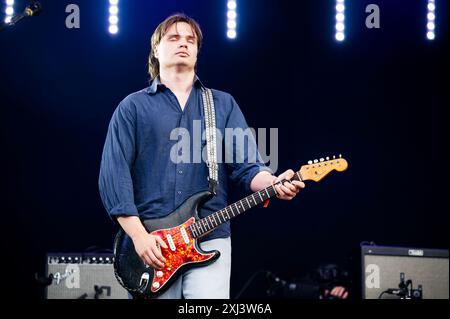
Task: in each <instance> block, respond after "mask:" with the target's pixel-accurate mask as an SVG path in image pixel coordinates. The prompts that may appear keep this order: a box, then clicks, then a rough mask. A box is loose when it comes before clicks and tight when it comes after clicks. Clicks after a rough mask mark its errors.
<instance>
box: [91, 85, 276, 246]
mask: <svg viewBox="0 0 450 319" xmlns="http://www.w3.org/2000/svg"><path fill="white" fill-rule="evenodd" d="M202 86H203V84H202V83H201V82H200V80H199V79H198V77H197V76H196V77H195V80H194V85H193V88H192V90H191V93H190V95H189V98H188V100H187V103H186V105H185V107H184V109H182V108H181V106H180V104H179V102H178V100H177V98H176V96H175V94H173V92H172V91H171V90H170V89H169V88H167V87H166V86H165V85H163V84H161V83H160V81H159V78H156V79H155V80H154V81H152V83H151V84H150V86H149V87H148V88H146V89H143V90H140V91H138V92H135V93H132V94H130V95H129V96H127V97H126V98H125V99H123V100H122V101H121V102H120V104H119V106H118V107H117V108H116V110H115V112H114V114H113V116H112V118H111V122H110V124H109V128H108V133H107V136H106V142H105V146H104V149H103V155H102V161H101V167H100V176H99V188H100V195H101V198H102V201H103V204H104V206H105V208H106V210H107V212H108V213H109V214H110V216H111V217H112V218H113V220H115V218H116V217H117V216H139V217H140V218H141V220H145V219H148V218H158V217H163V216H166V215H168V214H169V213H171V212H172V211H173V210H174V209H175V208H177V207H178V206H179V205H180V204H182V203H183V202H184V201H185V200H186V199H187V198H188V197H189V196H191V195H193V194H194V193H197V192H199V191H202V190H207V189H208V180H207V177H208V168H207V166H206V164H205V162H204V158H203V156H201V155H199V154H194V153H195V152H196V150H195V149H194V148H193V147H192V146H193V145H199V147H198V149H200V148H201V149H203V148H205V147H206V142H205V141H204V139H202V138H201V137H200V141H194V137H195V136H194V135H195V134H194V131H195V130H196V129H197V131H199V127H200V129H201V133H203V132H204V128H205V123H204V115H203V103H202V93H201V87H202ZM212 93H213V97H214V106H215V114H216V127H217V129H218V130H219V131H220V133H221V134H222V136H223V137H225V128H241V129H244V130H245V129H247V128H248V126H247V123H246V121H245V119H244V116H243V114H242V112H241V110H240V108H239V106H238V104H237V103H236V101H235V100H234V98H233V97H232V96H231V95H230V94H228V93H225V92H221V91H218V90H212ZM196 127H197V128H196ZM171 134H172V136H171ZM183 134H184V135H183ZM185 135H190V136H189V137H187V138H188V140H189V141H190V146H191V147H190V148H189V149H183V148H180V147H179V145H181V144H180V143H179V142H180V141H181V140H182V139H183V138H186V136H185ZM174 136H175V138H174ZM203 138H204V136H203ZM185 141H187V140H185ZM233 141H234V147H233V148H232V150H233V152H234V154H233V155H234V157H233V161H232V162H230V163H227V161H226V160H225V156H222V157H221V158H222V160H220V159H218V160H219V178H218V182H219V184H218V187H217V195H216V196H214V197H213V198H212V199H211V200H209V201H208V202H206V203H205V204H204V205H203V206H202V207H201V208H200V211H199V216H200V217H205V216H207V215H209V214H211V213H214V212H216V211H218V210H220V209H222V208H224V207H225V206H227V205H228V201H227V200H228V196H227V193H228V189H229V187H230V186H232V185H233V183H234V184H235V185H240V186H242V187H243V190H244V191H245V192H246V193H247V194H248V193H250V192H251V190H250V182H251V181H252V179H253V177H254V176H255V175H256V174H257V173H259V172H260V171H262V170H267V171H269V172H271V170H270V169H269V168H268V167H266V166H265V165H264V163H263V162H262V161H261V158H260V156H259V153H257V156H256V161H254V160H252V159H251V158H250V159H249V157H248V149H247V147H249V148H255V149H256V143H255V141H254V138H253V137H252V138H249V139H248V143H246V144H245V149H244V148H243V147H242V145H238V144H239V143H235V142H236V139H234V140H233ZM233 141H226V140H225V142H224V143H233ZM196 143H197V144H196ZM184 145H186V144H184ZM228 146H230V145H228ZM217 147H218V152H219V153H220V150H224V149H225V148H226V147H224V145H222V143H220V141H219V140H218V143H217ZM184 148H186V147H184ZM219 148H220V149H219ZM197 151H198V150H197ZM185 152H188V153H185ZM224 153H225V150H224V151H223V152H222V154H224ZM238 157H239V158H240V160H239V161H238V160H236V159H237V158H238ZM174 159H175V160H174ZM181 159H184V160H181ZM186 159H189V160H186ZM230 182H231V183H232V184H230ZM247 194H243V196H244V195H247ZM228 236H230V225H229V222H228V223H224V224H222V225H220V226H219V227H218V228H217V229H216V230H215V231H214V232H212V233H210V234H209V235H207V237H205V238H204V240H205V239H213V238H222V237H228Z"/></svg>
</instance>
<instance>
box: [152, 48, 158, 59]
mask: <svg viewBox="0 0 450 319" xmlns="http://www.w3.org/2000/svg"><path fill="white" fill-rule="evenodd" d="M153 55H154V57H155V58H157V59H159V57H158V46H155V49H154V50H153Z"/></svg>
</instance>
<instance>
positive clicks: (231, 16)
mask: <svg viewBox="0 0 450 319" xmlns="http://www.w3.org/2000/svg"><path fill="white" fill-rule="evenodd" d="M227 8H228V11H227V37H228V38H229V39H236V36H237V31H236V28H237V22H236V18H237V12H236V9H237V2H236V0H228V2H227Z"/></svg>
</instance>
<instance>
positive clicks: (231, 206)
mask: <svg viewBox="0 0 450 319" xmlns="http://www.w3.org/2000/svg"><path fill="white" fill-rule="evenodd" d="M229 207H230V210H231V214H232V215H233V217H234V216H236V215H235V214H234V212H233V205H230V206H229Z"/></svg>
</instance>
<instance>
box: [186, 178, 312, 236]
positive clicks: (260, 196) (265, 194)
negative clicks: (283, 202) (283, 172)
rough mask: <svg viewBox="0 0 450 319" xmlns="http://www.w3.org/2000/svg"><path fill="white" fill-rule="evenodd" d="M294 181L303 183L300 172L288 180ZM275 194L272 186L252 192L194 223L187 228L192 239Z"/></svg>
mask: <svg viewBox="0 0 450 319" xmlns="http://www.w3.org/2000/svg"><path fill="white" fill-rule="evenodd" d="M294 180H300V181H303V178H302V176H301V174H300V171H298V172H296V173H295V175H294V177H293V178H292V179H290V181H294ZM286 181H288V180H286V179H283V180H282V181H280V182H278V183H276V184H275V185H277V184H281V183H284V182H286ZM276 194H277V192H276V190H275V187H274V186H273V185H271V186H269V187H266V188H264V189H262V190H260V191H258V192H254V193H253V194H251V195H249V196H247V197H245V198H243V199H241V200H240V201H237V202H235V203H233V204H231V205H228V206H227V207H225V208H223V209H221V210H219V211H217V212H215V213H213V214H211V215H208V216H206V217H204V218H202V219H200V220H198V221H196V222H195V223H194V224H192V225H191V226H189V230H190V231H191V234H192V237H194V238H200V237H202V236H204V235H206V234H207V233H209V232H211V231H213V230H214V229H216V228H217V227H219V226H220V225H222V224H223V223H226V222H227V221H229V220H231V219H232V218H234V217H237V216H239V215H240V214H242V213H243V212H245V211H247V210H249V209H250V208H252V207H255V206H257V205H259V204H261V203H263V202H265V201H266V200H268V199H269V198H272V197H274V196H275V195H276Z"/></svg>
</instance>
